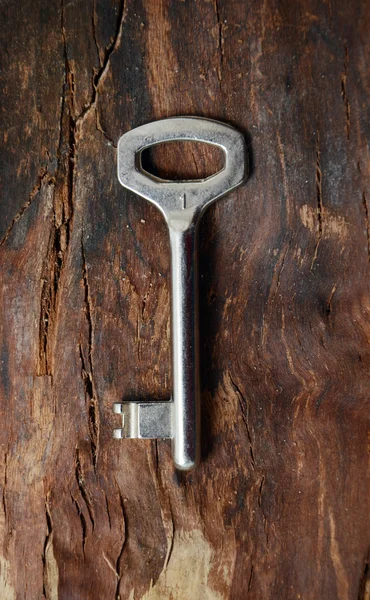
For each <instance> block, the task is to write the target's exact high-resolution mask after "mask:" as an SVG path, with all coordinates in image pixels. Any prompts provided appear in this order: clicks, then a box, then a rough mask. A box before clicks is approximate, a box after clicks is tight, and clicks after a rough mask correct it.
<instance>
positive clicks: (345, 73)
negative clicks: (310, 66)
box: [341, 42, 351, 140]
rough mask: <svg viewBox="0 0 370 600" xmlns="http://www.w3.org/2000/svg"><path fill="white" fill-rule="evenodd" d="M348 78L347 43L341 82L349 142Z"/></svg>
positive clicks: (349, 107)
mask: <svg viewBox="0 0 370 600" xmlns="http://www.w3.org/2000/svg"><path fill="white" fill-rule="evenodd" d="M347 78H348V46H347V42H345V44H344V71H343V73H342V81H341V94H342V98H343V102H344V106H345V108H346V132H347V139H348V140H349V134H350V127H351V105H350V103H349V99H348V94H347Z"/></svg>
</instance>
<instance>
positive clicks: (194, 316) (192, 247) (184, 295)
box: [169, 223, 200, 469]
mask: <svg viewBox="0 0 370 600" xmlns="http://www.w3.org/2000/svg"><path fill="white" fill-rule="evenodd" d="M169 234H170V246H171V337H172V377H173V402H174V405H173V457H174V461H175V464H176V466H177V468H179V469H191V468H192V467H194V466H195V465H196V464H197V463H198V461H199V454H200V451H199V439H200V385H199V328H198V257H197V223H192V224H191V225H189V227H187V228H186V229H185V230H184V229H182V228H176V227H174V226H173V225H171V223H170V224H169Z"/></svg>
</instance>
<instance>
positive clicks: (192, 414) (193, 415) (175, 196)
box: [114, 117, 247, 469]
mask: <svg viewBox="0 0 370 600" xmlns="http://www.w3.org/2000/svg"><path fill="white" fill-rule="evenodd" d="M172 141H196V142H204V143H206V144H213V145H215V146H218V147H219V148H221V149H222V150H223V152H224V156H225V166H224V168H223V169H222V170H221V171H219V172H218V173H216V174H215V175H213V176H211V177H208V178H207V179H200V180H196V181H166V180H163V179H160V178H158V177H154V176H152V175H150V174H149V173H147V172H146V171H144V169H143V168H142V165H141V153H142V152H143V151H144V150H145V149H147V148H149V147H151V146H154V145H156V144H160V143H163V142H172ZM246 167H247V162H246V147H245V142H244V137H243V136H242V134H241V133H240V132H239V131H237V130H236V129H234V128H233V127H230V126H229V125H226V124H224V123H220V122H218V121H213V120H211V119H203V118H198V117H174V118H170V119H164V120H161V121H156V122H154V123H148V124H147V125H143V126H142V127H138V128H136V129H133V130H131V131H128V132H127V133H125V134H124V135H123V136H122V137H121V138H120V140H119V142H118V178H119V181H120V183H121V184H122V185H123V186H124V187H126V188H127V189H129V190H131V191H133V192H136V194H139V195H140V196H142V197H143V198H145V199H146V200H149V201H150V202H151V203H152V204H154V205H155V206H156V207H157V208H158V209H159V210H160V211H161V213H162V214H163V216H164V218H165V221H166V224H167V227H168V232H169V236H170V248H171V337H172V369H173V399H172V401H169V402H158V403H157V402H150V403H149V402H142V403H141V402H138V403H137V402H127V403H125V402H123V403H116V404H115V405H114V411H115V412H116V413H119V414H121V415H122V419H123V424H122V428H121V429H116V430H115V432H114V437H116V438H125V437H129V438H171V439H172V442H173V457H174V461H175V464H176V466H177V468H179V469H191V468H192V467H194V466H195V465H196V464H197V462H198V461H199V456H200V443H199V441H200V387H199V352H198V271H197V262H198V261H197V231H198V223H199V220H200V217H201V216H202V214H203V213H204V211H205V209H206V208H207V207H208V206H209V205H210V204H211V203H212V202H213V201H214V200H216V199H218V198H221V197H222V196H224V195H225V194H227V193H228V192H230V191H231V190H233V189H235V188H236V187H238V186H239V185H240V184H241V183H243V181H245V179H246V176H247V169H246Z"/></svg>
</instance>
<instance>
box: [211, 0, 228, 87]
mask: <svg viewBox="0 0 370 600" xmlns="http://www.w3.org/2000/svg"><path fill="white" fill-rule="evenodd" d="M213 8H214V11H215V15H216V19H217V28H218V44H217V47H218V51H219V56H220V60H219V64H218V67H217V78H218V82H219V85H220V86H221V83H222V67H223V61H224V54H225V51H224V29H223V28H224V25H223V23H222V21H221V19H220V10H219V6H218V2H217V0H214V2H213Z"/></svg>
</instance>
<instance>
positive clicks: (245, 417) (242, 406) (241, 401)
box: [228, 371, 256, 470]
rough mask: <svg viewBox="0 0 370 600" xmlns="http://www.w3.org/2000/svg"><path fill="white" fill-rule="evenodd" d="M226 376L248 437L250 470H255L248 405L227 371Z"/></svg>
mask: <svg viewBox="0 0 370 600" xmlns="http://www.w3.org/2000/svg"><path fill="white" fill-rule="evenodd" d="M228 376H229V380H230V383H231V386H232V387H233V389H234V392H235V394H236V397H237V399H238V402H239V406H240V410H241V415H242V419H243V422H244V425H245V428H246V430H247V437H248V441H249V453H250V457H251V465H252V469H253V470H254V469H255V468H256V461H255V458H254V450H253V443H252V436H251V432H250V428H249V420H248V419H249V404H248V401H247V400H246V399H245V398H244V396H243V394H242V392H241V391H240V388H239V386H238V385H237V384H236V383H235V382H234V380H233V378H232V376H231V373H230V371H228Z"/></svg>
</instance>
